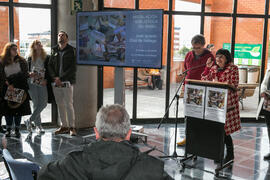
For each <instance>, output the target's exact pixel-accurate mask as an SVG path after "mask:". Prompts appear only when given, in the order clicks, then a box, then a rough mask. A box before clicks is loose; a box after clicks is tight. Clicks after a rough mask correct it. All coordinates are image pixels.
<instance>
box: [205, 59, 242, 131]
mask: <svg viewBox="0 0 270 180" xmlns="http://www.w3.org/2000/svg"><path fill="white" fill-rule="evenodd" d="M202 80H208V81H212V80H217V81H218V82H227V83H228V84H230V85H232V86H234V87H235V88H237V87H238V83H239V73H238V67H237V66H235V65H234V64H233V63H229V64H228V65H226V66H225V68H224V70H222V71H218V66H217V65H213V66H212V67H211V68H207V67H206V68H205V71H204V72H203V74H202ZM238 101H239V99H238V94H237V91H232V90H230V89H229V92H228V98H227V113H226V121H225V126H224V129H225V133H226V135H229V134H232V133H233V132H235V131H238V130H240V129H241V122H240V113H239V102H238Z"/></svg>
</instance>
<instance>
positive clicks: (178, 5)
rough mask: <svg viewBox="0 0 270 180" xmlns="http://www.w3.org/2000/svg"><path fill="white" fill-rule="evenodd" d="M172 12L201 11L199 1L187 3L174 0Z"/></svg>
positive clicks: (181, 0) (183, 0)
mask: <svg viewBox="0 0 270 180" xmlns="http://www.w3.org/2000/svg"><path fill="white" fill-rule="evenodd" d="M173 10H175V11H193V12H194V11H195V12H196V11H197V12H199V11H201V1H200V0H198V1H193V2H188V1H186V0H175V1H174V7H173Z"/></svg>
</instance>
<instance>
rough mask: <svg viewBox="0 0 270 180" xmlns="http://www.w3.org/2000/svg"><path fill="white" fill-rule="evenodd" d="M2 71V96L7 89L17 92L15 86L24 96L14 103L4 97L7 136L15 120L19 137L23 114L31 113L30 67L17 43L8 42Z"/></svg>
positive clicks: (2, 59)
mask: <svg viewBox="0 0 270 180" xmlns="http://www.w3.org/2000/svg"><path fill="white" fill-rule="evenodd" d="M0 59H1V66H2V71H0V77H2V78H3V79H4V81H2V84H1V85H0V87H3V90H2V94H1V96H2V97H4V96H5V94H6V92H7V90H9V91H11V92H12V91H13V92H15V91H14V90H15V88H17V89H22V90H23V91H21V92H23V98H22V100H21V102H19V103H14V102H12V101H10V100H5V99H4V107H3V109H4V111H3V112H4V115H5V119H6V122H7V132H6V137H10V136H11V127H12V123H13V121H15V136H16V137H17V138H19V137H20V136H21V134H20V124H21V119H22V116H25V115H29V114H31V109H30V104H29V97H28V93H27V91H28V84H27V79H28V68H27V62H26V61H25V59H24V58H23V57H21V56H19V55H18V52H17V45H16V44H14V43H7V44H6V45H5V47H4V49H3V52H2V54H1V56H0Z"/></svg>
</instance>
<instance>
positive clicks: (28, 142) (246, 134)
mask: <svg viewBox="0 0 270 180" xmlns="http://www.w3.org/2000/svg"><path fill="white" fill-rule="evenodd" d="M242 126H243V128H242V129H241V131H239V132H237V133H234V134H233V136H232V137H233V141H234V145H235V162H234V164H233V166H232V167H230V168H226V169H224V170H223V171H221V173H220V175H223V176H225V177H226V178H227V179H252V180H253V179H270V164H269V163H270V162H269V163H268V162H267V161H264V160H263V156H264V155H265V154H266V153H268V151H269V141H268V137H267V131H266V127H265V125H264V124H242ZM178 127H179V128H178V136H177V138H178V139H177V140H180V139H182V138H183V137H184V132H185V129H184V125H183V124H181V125H179V126H178ZM144 129H145V133H147V134H148V135H149V137H148V143H147V144H143V143H141V142H139V143H138V144H136V145H137V146H138V147H139V148H140V149H141V151H146V150H149V149H150V148H151V147H154V146H155V147H156V149H157V150H155V151H152V152H151V153H150V154H152V155H154V156H162V155H172V153H173V151H174V125H172V124H163V125H162V126H161V128H160V129H157V125H144ZM53 130H54V129H47V130H46V133H45V134H44V135H42V136H39V135H37V134H36V133H33V135H32V138H29V136H27V133H26V131H25V130H23V131H22V137H21V138H20V139H17V138H15V137H11V138H9V139H8V147H7V148H8V150H9V151H10V152H11V154H12V155H13V156H14V158H20V159H21V158H26V159H28V160H30V161H33V162H36V163H37V164H39V165H40V166H42V165H44V164H46V163H48V162H50V161H52V160H57V159H60V158H63V157H64V156H65V155H66V154H67V153H69V152H70V151H74V150H78V149H81V148H82V147H83V146H84V145H85V144H87V143H90V142H92V141H94V138H93V137H88V138H85V139H84V138H83V137H82V136H83V135H86V134H89V132H90V133H92V131H91V130H84V131H80V133H79V134H80V135H79V136H76V137H72V138H71V137H70V136H69V135H58V136H54V135H53V134H52V132H53ZM2 136H3V135H2V134H0V137H2ZM1 147H2V145H1ZM210 148H211V147H210ZM176 152H177V154H178V155H180V156H181V155H184V152H185V148H177V151H176ZM180 159H182V158H178V159H175V158H167V159H164V161H165V169H166V171H167V172H168V173H169V174H170V175H171V176H172V177H174V178H175V179H206V180H208V179H214V178H215V176H214V169H215V168H216V167H217V164H214V162H213V160H209V159H205V158H201V157H198V159H197V160H196V161H192V160H191V161H188V162H187V165H190V166H193V168H188V167H187V168H185V170H184V172H181V169H182V167H181V165H180V164H179V160H180ZM0 161H2V159H1V160H0ZM0 163H1V167H0V179H1V178H2V177H5V173H6V172H5V171H4V170H3V169H4V168H3V163H2V162H0Z"/></svg>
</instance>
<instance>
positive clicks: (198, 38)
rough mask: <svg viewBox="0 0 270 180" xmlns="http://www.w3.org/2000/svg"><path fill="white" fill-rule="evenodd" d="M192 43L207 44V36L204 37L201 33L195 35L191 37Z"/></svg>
mask: <svg viewBox="0 0 270 180" xmlns="http://www.w3.org/2000/svg"><path fill="white" fill-rule="evenodd" d="M191 44H201V45H205V38H204V36H203V35H201V34H197V35H195V36H194V37H193V38H192V39H191Z"/></svg>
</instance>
